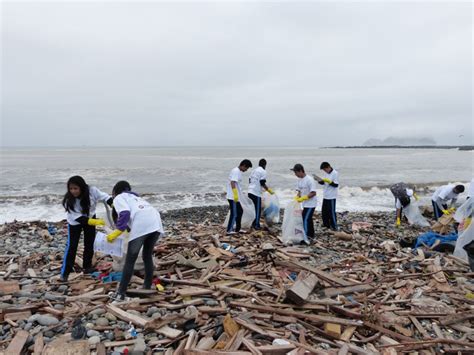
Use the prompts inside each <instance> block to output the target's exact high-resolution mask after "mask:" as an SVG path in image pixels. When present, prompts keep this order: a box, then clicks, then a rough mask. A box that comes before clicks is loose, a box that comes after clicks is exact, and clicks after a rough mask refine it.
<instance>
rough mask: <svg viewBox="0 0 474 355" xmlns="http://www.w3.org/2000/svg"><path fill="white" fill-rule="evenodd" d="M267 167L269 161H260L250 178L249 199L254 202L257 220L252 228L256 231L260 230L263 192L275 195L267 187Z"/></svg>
mask: <svg viewBox="0 0 474 355" xmlns="http://www.w3.org/2000/svg"><path fill="white" fill-rule="evenodd" d="M266 167H267V161H266V160H265V159H260V161H259V162H258V167H257V168H256V169H254V170H252V173H251V174H250V177H249V192H248V197H249V198H250V199H251V200H252V202H253V204H254V206H255V220H254V221H253V222H252V228H253V229H256V230H259V229H260V214H261V211H262V190H265V191H267V192H268V193H269V194H271V195H273V194H274V192H273V190H272V189H270V188H269V187H268V186H267V172H266V171H265V168H266Z"/></svg>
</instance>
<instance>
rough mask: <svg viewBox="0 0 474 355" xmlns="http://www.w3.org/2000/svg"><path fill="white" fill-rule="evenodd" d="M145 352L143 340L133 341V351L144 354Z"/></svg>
mask: <svg viewBox="0 0 474 355" xmlns="http://www.w3.org/2000/svg"><path fill="white" fill-rule="evenodd" d="M145 350H146V344H145V339H143V338H137V339H136V340H135V343H134V344H133V351H137V352H138V351H140V352H145Z"/></svg>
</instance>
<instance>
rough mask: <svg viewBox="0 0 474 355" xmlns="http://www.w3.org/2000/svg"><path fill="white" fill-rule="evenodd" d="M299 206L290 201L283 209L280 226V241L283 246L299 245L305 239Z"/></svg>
mask: <svg viewBox="0 0 474 355" xmlns="http://www.w3.org/2000/svg"><path fill="white" fill-rule="evenodd" d="M302 214H303V209H302V208H301V204H300V203H298V202H296V201H291V202H290V203H288V205H287V206H286V208H285V214H284V215H283V224H282V226H281V235H282V241H283V243H285V244H299V243H300V242H302V241H303V240H304V238H305V235H304V227H303V217H302Z"/></svg>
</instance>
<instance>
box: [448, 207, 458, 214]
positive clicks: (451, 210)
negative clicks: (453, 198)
mask: <svg viewBox="0 0 474 355" xmlns="http://www.w3.org/2000/svg"><path fill="white" fill-rule="evenodd" d="M448 211H449V213H454V212H456V209H455V208H454V207H451V208H450V209H449V210H448Z"/></svg>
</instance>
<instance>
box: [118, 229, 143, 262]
mask: <svg viewBox="0 0 474 355" xmlns="http://www.w3.org/2000/svg"><path fill="white" fill-rule="evenodd" d="M128 236H129V234H128V232H125V233H124V237H121V238H123V242H122V250H123V256H121V257H120V256H113V255H112V260H113V263H112V269H113V270H114V271H122V270H123V266H124V265H125V259H126V257H127V250H128ZM134 270H135V271H143V270H145V264H144V263H143V247H142V248H140V252H139V253H138V257H137V261H136V262H135V267H134Z"/></svg>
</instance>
